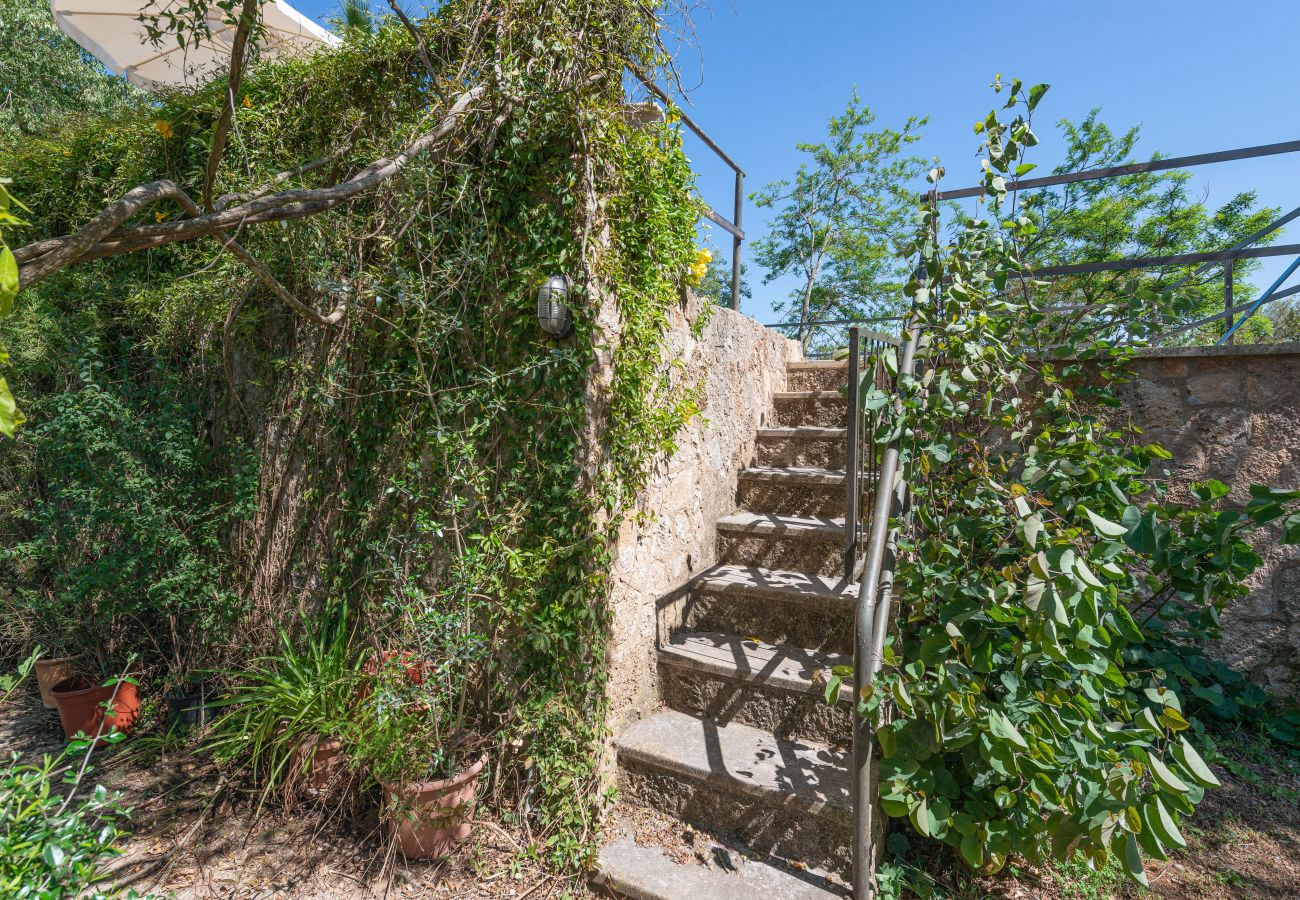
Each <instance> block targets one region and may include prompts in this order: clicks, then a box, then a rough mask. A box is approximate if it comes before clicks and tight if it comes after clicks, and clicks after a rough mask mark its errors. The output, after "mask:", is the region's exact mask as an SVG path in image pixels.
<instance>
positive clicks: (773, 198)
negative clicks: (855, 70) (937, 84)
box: [750, 90, 926, 348]
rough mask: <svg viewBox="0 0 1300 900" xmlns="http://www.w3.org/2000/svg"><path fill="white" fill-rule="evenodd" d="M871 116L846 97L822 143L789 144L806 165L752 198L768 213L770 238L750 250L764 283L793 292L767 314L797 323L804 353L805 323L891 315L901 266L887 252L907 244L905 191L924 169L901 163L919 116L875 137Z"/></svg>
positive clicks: (808, 335) (909, 159)
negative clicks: (784, 282)
mask: <svg viewBox="0 0 1300 900" xmlns="http://www.w3.org/2000/svg"><path fill="white" fill-rule="evenodd" d="M875 121H876V116H875V114H874V113H872V112H871V110H870V108H869V107H867V106H866V104H864V103H863V102H862V100H861V98H859V97H858V93H857V91H856V90H854V92H853V95H852V97H850V98H849V102H848V106H847V107H846V108H845V110H844V114H843V115H840V116H835V117H832V118H831V119H830V122H829V123H828V126H827V140H825V141H823V142H821V143H815V144H808V143H804V144H798V145H797V148H798V150H799V151H800V152H801V153H806V154H808V157H809V161H808V162H805V163H803V164H802V165H800V166H799V171H798V172H796V173H795V177H794V180H793V181H788V180H787V181H777V182H773V183H772V184H769V185H768V186H767V187H765V188H764V189H763V190H761V191H759V192H757V193H755V194H752V195H751V196H750V199H751V200H752V201H753V202H754V203H755V205H757V206H758V207H760V208H766V209H774V210H776V216H775V218H774V219H773V221H772V226H771V230H770V231H769V233H768V235H767V236H766V237H764V238H763V239H762V240H760V241H758V242H756V243H755V244H754V260H755V261H756V262H757V263H758V264H759V265H761V266H763V267H764V268H765V269H767V275H766V277H765V278H764V280H763V281H764V284H768V283H770V282H772V281H774V280H776V279H777V278H781V277H783V276H787V275H794V276H797V277H798V279H799V280H800V282H801V283H800V284H799V286H798V287H797V288H796V289H795V290H793V291H792V292H791V294H790V296H789V298H788V299H787V300H786V301H785V302H784V303H781V304H780V305H778V306H777V307H776V309H777V311H778V312H780V313H782V314H783V315H784V316H785V317H787V318H788V319H789V320H790V321H793V322H797V323H799V324H798V328H797V335H796V336H797V338H798V340H800V341H801V342H802V343H803V345H804V347H805V348H811V346H812V344H813V342H814V331H815V329H814V328H813V327H812V323H815V322H818V321H821V320H824V319H828V318H830V319H844V318H863V317H867V316H871V315H881V314H887V313H890V312H894V311H896V310H898V309H899V308H900V305H901V299H902V286H903V283H904V282H905V281H906V280H907V268H906V264H905V263H904V262H902V261H901V260H900V259H899V257H898V255H897V253H896V252H895V248H896V247H897V246H898V245H899V244H901V243H903V242H904V241H905V240H906V239H907V237H908V229H909V223H910V221H911V214H912V208H913V205H914V203H915V191H913V190H911V189H909V188H908V186H907V185H908V183H909V182H910V181H912V180H913V179H914V178H916V177H918V176H920V175H921V174H922V173H923V172H924V171H925V162H924V160H922V159H920V158H919V157H916V156H907V155H905V151H906V149H907V147H908V146H909V145H910V144H913V143H915V142H916V141H917V140H919V138H920V135H919V132H920V129H921V127H922V126H923V125H924V124H925V122H926V120H925V119H924V118H916V117H912V118H909V119H908V120H907V121H906V123H904V125H903V128H902V129H901V130H898V131H896V130H894V129H891V128H879V129H875V128H873V127H872V126H873V125H874V124H875Z"/></svg>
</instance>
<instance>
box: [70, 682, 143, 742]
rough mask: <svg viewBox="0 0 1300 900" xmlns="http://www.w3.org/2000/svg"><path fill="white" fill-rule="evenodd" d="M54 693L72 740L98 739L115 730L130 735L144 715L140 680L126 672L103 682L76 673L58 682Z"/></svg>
mask: <svg viewBox="0 0 1300 900" xmlns="http://www.w3.org/2000/svg"><path fill="white" fill-rule="evenodd" d="M50 694H51V696H52V697H53V698H54V704H55V706H56V707H57V709H58V711H59V722H60V723H61V724H62V725H63V734H64V737H66V738H67V739H68V740H72V739H73V738H75V737H77V736H78V735H85V736H86V737H88V738H90V739H91V740H93V741H98V740H99V739H100V738H101V737H102V736H104V735H106V734H109V733H110V732H112V731H114V730H116V731H119V732H122V733H123V734H128V733H130V731H131V729H132V728H133V727H135V722H136V719H137V718H138V717H139V715H140V692H139V682H138V681H137V680H136V677H135V676H134V675H133V674H127V673H126V672H124V673H123V674H121V675H118V676H116V677H113V678H109V679H107V680H105V681H103V682H96V681H95V680H94V679H92V678H90V677H89V676H88V675H84V674H76V675H72V676H71V677H69V678H65V679H64V680H62V681H60V682H59V683H58V684H56V685H54V687H53V688H51V690H50Z"/></svg>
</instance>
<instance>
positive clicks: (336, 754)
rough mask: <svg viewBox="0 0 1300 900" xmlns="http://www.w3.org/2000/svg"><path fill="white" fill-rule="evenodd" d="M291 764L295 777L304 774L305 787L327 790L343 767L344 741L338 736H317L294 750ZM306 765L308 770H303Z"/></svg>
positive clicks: (303, 782)
mask: <svg viewBox="0 0 1300 900" xmlns="http://www.w3.org/2000/svg"><path fill="white" fill-rule="evenodd" d="M308 756H310V761H309V760H308ZM289 765H290V766H291V769H292V772H293V774H294V776H295V777H296V776H298V775H299V774H301V775H302V778H303V781H302V784H303V786H304V787H306V788H308V789H309V790H313V791H318V792H323V791H327V790H329V789H330V787H331V786H332V785H333V784H334V779H335V777H336V776H337V774H338V772H339V770H340V769H341V768H342V767H343V742H342V741H339V740H338V739H337V738H316V739H315V740H314V741H307V742H304V743H302V744H299V745H298V749H296V750H294V751H293V757H292V758H291V760H290V762H289ZM304 765H305V766H306V772H303V767H304Z"/></svg>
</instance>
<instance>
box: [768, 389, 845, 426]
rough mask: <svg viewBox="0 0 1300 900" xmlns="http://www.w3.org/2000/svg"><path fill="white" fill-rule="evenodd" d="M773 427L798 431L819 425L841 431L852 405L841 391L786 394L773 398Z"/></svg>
mask: <svg viewBox="0 0 1300 900" xmlns="http://www.w3.org/2000/svg"><path fill="white" fill-rule="evenodd" d="M773 407H774V409H775V412H776V416H775V419H774V420H773V424H775V425H777V426H780V427H786V428H797V427H799V426H802V425H818V426H824V427H832V428H840V427H843V426H844V423H845V422H846V421H847V419H848V414H849V403H848V400H847V399H846V398H845V396H844V394H843V393H842V392H840V391H782V392H779V393H777V394H774V395H773Z"/></svg>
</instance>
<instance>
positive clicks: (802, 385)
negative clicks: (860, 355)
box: [785, 359, 849, 391]
mask: <svg viewBox="0 0 1300 900" xmlns="http://www.w3.org/2000/svg"><path fill="white" fill-rule="evenodd" d="M848 383H849V364H848V362H847V361H845V360H828V359H810V360H805V361H804V362H795V363H786V366H785V386H786V390H789V391H835V390H839V389H840V388H842V387H844V386H845V385H846V384H848Z"/></svg>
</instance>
